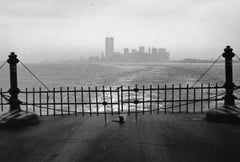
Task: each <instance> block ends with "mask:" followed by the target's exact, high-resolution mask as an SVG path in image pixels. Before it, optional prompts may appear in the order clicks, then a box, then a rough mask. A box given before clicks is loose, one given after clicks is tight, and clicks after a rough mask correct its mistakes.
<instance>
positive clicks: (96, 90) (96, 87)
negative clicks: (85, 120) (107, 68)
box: [95, 86, 99, 116]
mask: <svg viewBox="0 0 240 162" xmlns="http://www.w3.org/2000/svg"><path fill="white" fill-rule="evenodd" d="M95 90H96V107H97V116H99V107H98V88H97V86H96V87H95Z"/></svg>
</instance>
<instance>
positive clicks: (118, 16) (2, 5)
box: [0, 0, 240, 62]
mask: <svg viewBox="0 0 240 162" xmlns="http://www.w3.org/2000/svg"><path fill="white" fill-rule="evenodd" d="M239 10H240V1H239V0H0V61H1V60H6V59H7V55H8V54H9V52H11V51H15V52H16V53H17V54H18V57H19V58H20V59H21V60H24V61H28V62H29V61H30V62H39V61H43V60H64V59H74V58H80V57H81V56H90V55H100V54H101V53H102V52H103V51H104V40H105V37H106V36H112V37H114V38H115V51H119V52H123V48H124V47H129V48H138V46H142V45H143V46H146V47H153V46H154V47H165V48H167V50H168V51H170V53H171V58H172V59H183V58H189V57H192V58H201V59H215V58H217V56H219V54H221V53H222V52H223V48H225V46H226V45H231V46H232V48H233V49H234V51H235V53H236V54H239V56H240V44H239V43H240V13H239Z"/></svg>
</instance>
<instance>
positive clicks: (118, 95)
mask: <svg viewBox="0 0 240 162" xmlns="http://www.w3.org/2000/svg"><path fill="white" fill-rule="evenodd" d="M117 97H118V102H117V103H118V104H117V105H118V115H119V114H120V90H119V88H118V89H117Z"/></svg>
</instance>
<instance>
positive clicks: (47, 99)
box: [47, 91, 49, 116]
mask: <svg viewBox="0 0 240 162" xmlns="http://www.w3.org/2000/svg"><path fill="white" fill-rule="evenodd" d="M48 100H49V95H48V91H47V116H48V115H49V107H48V102H49V101H48Z"/></svg>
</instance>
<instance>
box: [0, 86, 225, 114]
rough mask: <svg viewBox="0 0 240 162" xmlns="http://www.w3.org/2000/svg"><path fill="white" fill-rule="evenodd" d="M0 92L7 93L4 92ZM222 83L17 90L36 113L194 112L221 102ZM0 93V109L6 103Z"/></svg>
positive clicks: (24, 102)
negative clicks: (192, 85)
mask: <svg viewBox="0 0 240 162" xmlns="http://www.w3.org/2000/svg"><path fill="white" fill-rule="evenodd" d="M1 93H3V94H6V93H7V92H2V89H1ZM224 94H225V92H224V88H223V86H219V85H218V84H216V85H214V86H213V85H210V84H208V85H203V84H201V86H199V87H190V86H189V85H186V86H182V85H181V84H179V85H171V86H170V87H169V86H167V85H163V86H160V85H156V86H152V85H150V86H144V85H143V86H137V85H136V86H135V87H134V88H132V87H130V86H128V87H122V86H121V87H117V88H113V87H109V88H106V87H94V88H91V87H88V88H87V89H84V88H83V87H81V88H76V87H74V88H72V89H70V88H69V87H66V88H63V87H60V88H58V89H56V88H53V89H52V90H50V91H48V90H42V88H38V89H35V88H33V89H28V88H26V89H25V90H22V91H20V93H19V100H20V101H21V105H22V106H21V109H22V110H24V111H26V112H36V113H37V114H39V115H82V116H84V115H90V116H92V115H99V114H104V115H105V116H106V115H107V114H110V115H114V114H123V113H126V114H128V115H130V114H132V113H134V114H135V115H136V117H137V114H138V113H142V114H145V113H150V114H152V113H157V114H159V113H160V112H163V113H181V112H186V113H197V112H200V113H202V112H205V111H207V110H208V109H209V108H210V105H215V106H217V105H218V102H223V101H222V100H223V98H222V97H223V95H224ZM7 104H8V103H7V102H4V99H3V97H2V96H1V100H0V105H1V111H6V110H7V108H6V110H5V109H4V105H7Z"/></svg>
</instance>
